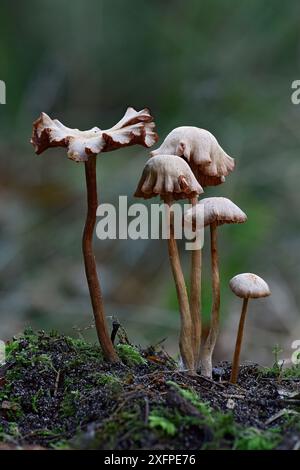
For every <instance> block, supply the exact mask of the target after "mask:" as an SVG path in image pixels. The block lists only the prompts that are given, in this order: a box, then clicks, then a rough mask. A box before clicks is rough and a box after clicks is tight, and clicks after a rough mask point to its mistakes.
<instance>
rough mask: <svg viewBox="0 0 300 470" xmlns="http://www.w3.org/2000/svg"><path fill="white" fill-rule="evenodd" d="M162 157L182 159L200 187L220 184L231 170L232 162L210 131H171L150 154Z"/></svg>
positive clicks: (189, 129)
mask: <svg viewBox="0 0 300 470" xmlns="http://www.w3.org/2000/svg"><path fill="white" fill-rule="evenodd" d="M163 154H165V155H171V154H173V155H178V156H181V157H184V158H185V159H186V160H187V161H188V162H189V164H190V166H191V168H192V170H193V172H194V174H195V176H196V178H197V180H198V181H199V183H200V184H201V185H202V186H215V185H218V184H221V183H223V182H224V181H225V176H227V175H228V174H229V173H230V172H231V171H233V170H234V159H233V158H231V157H230V156H229V155H227V153H226V152H225V151H224V150H223V149H222V147H221V146H220V145H219V143H218V141H217V139H216V138H215V137H214V136H213V135H212V134H211V133H210V132H209V131H207V130H205V129H200V128H198V127H193V126H182V127H177V128H176V129H173V130H172V131H171V132H170V134H168V135H167V137H166V138H165V140H164V142H163V143H162V145H161V146H160V147H159V148H158V149H157V150H154V151H152V152H151V155H152V156H155V155H163Z"/></svg>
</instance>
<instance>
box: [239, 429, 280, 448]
mask: <svg viewBox="0 0 300 470" xmlns="http://www.w3.org/2000/svg"><path fill="white" fill-rule="evenodd" d="M280 440H281V437H280V431H279V429H274V430H271V431H261V430H259V429H256V428H246V429H244V430H240V431H239V435H238V436H237V437H236V439H235V442H234V445H233V449H234V450H272V449H274V448H275V447H276V446H277V444H278V443H279V442H280Z"/></svg>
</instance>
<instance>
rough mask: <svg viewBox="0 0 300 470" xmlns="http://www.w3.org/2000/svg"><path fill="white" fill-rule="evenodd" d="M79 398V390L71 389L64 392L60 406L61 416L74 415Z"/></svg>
mask: <svg viewBox="0 0 300 470" xmlns="http://www.w3.org/2000/svg"><path fill="white" fill-rule="evenodd" d="M80 398H81V395H80V391H79V390H71V391H70V392H69V393H65V394H64V397H63V400H62V403H61V406H60V411H61V414H62V416H64V417H66V418H67V417H70V416H72V415H74V414H75V412H76V408H77V406H78V404H79V402H80Z"/></svg>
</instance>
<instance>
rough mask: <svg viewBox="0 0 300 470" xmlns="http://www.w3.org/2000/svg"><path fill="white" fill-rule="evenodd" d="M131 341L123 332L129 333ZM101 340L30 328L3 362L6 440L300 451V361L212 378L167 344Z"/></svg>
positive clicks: (14, 443) (1, 433)
mask: <svg viewBox="0 0 300 470" xmlns="http://www.w3.org/2000/svg"><path fill="white" fill-rule="evenodd" d="M123 341H124V338H123ZM117 348H118V351H119V354H120V356H121V357H122V360H123V362H122V363H121V364H119V365H113V366H111V365H109V364H107V363H105V362H104V361H103V359H102V356H101V352H100V350H99V348H98V347H97V346H93V345H90V344H89V343H86V342H85V341H83V340H74V339H72V338H69V337H64V336H61V335H58V334H50V335H48V334H46V333H44V332H39V333H38V334H34V333H33V332H32V331H26V332H25V333H24V335H23V336H22V337H19V338H17V339H14V340H13V341H12V342H10V343H8V345H7V353H8V360H7V363H6V364H5V365H4V366H3V367H2V368H0V447H1V446H2V448H16V447H17V448H28V446H29V448H30V446H40V447H43V448H53V449H66V448H73V449H163V450H188V449H193V450H195V449H297V448H300V419H299V417H300V414H299V411H300V367H298V366H297V367H294V369H293V370H289V371H285V372H282V371H280V369H278V368H276V367H273V369H270V370H268V371H262V370H261V369H260V368H259V367H258V366H257V365H247V366H242V367H241V371H240V376H239V383H238V385H231V384H230V383H229V382H228V379H229V376H230V367H229V364H226V363H223V364H220V365H219V366H218V367H217V368H215V370H214V380H209V379H206V378H204V377H202V376H201V375H195V376H190V375H188V374H186V373H184V372H180V371H178V368H177V365H176V363H175V362H174V361H173V360H172V359H171V358H170V357H169V356H168V355H167V354H166V353H165V352H164V350H163V349H161V348H149V349H147V350H143V351H141V350H138V349H137V348H134V347H132V346H130V345H128V344H119V345H118V346H117Z"/></svg>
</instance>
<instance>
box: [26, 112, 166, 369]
mask: <svg viewBox="0 0 300 470" xmlns="http://www.w3.org/2000/svg"><path fill="white" fill-rule="evenodd" d="M154 127H155V124H154V122H153V118H152V116H151V114H150V112H149V110H148V109H143V110H141V111H136V110H135V109H133V108H128V109H127V111H126V113H125V115H124V117H123V118H122V119H121V120H120V121H119V122H118V123H117V124H116V125H115V126H114V127H112V128H111V129H108V130H104V131H102V130H101V129H99V128H98V127H94V128H92V129H90V130H88V131H80V130H78V129H70V128H68V127H66V126H64V125H63V124H62V123H61V122H60V121H58V120H57V119H54V120H52V119H51V118H50V117H49V116H47V114H45V113H42V114H41V115H40V117H39V118H38V119H37V120H36V121H35V122H34V124H33V133H32V138H31V143H32V144H33V145H34V147H35V152H36V153H37V154H40V153H42V152H44V151H45V150H47V149H48V148H50V147H66V148H67V154H68V157H69V158H70V159H71V160H74V161H76V162H84V164H85V176H86V187H87V204H88V208H87V216H86V222H85V227H84V232H83V239H82V249H83V256H84V264H85V272H86V277H87V282H88V286H89V292H90V297H91V302H92V307H93V313H94V317H95V324H96V330H97V335H98V339H99V342H100V345H101V347H102V350H103V354H104V357H105V358H106V360H108V361H109V362H117V361H118V356H117V353H116V351H115V350H114V347H113V344H112V341H111V339H110V336H109V334H108V328H107V324H106V319H105V313H104V304H103V298H102V292H101V288H100V282H99V279H98V275H97V269H96V262H95V256H94V253H93V243H92V242H93V234H94V228H95V223H96V211H97V207H98V196H97V178H96V156H97V154H99V153H101V152H109V151H111V150H116V149H118V148H121V147H124V146H128V145H134V144H141V145H143V146H145V147H150V146H151V145H153V144H154V143H155V142H156V141H157V138H158V137H157V134H156V133H155V132H154Z"/></svg>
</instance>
